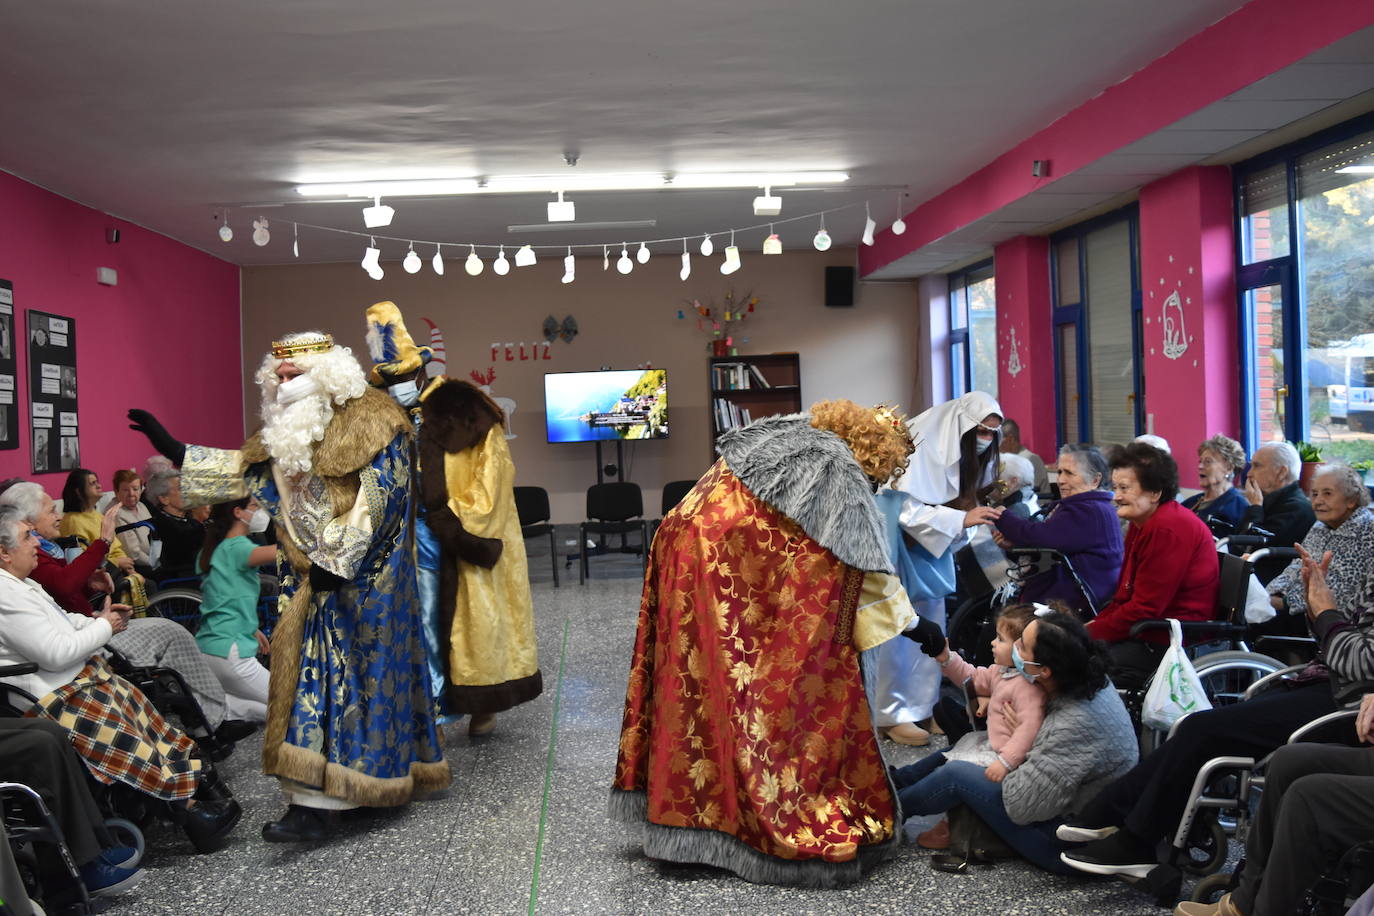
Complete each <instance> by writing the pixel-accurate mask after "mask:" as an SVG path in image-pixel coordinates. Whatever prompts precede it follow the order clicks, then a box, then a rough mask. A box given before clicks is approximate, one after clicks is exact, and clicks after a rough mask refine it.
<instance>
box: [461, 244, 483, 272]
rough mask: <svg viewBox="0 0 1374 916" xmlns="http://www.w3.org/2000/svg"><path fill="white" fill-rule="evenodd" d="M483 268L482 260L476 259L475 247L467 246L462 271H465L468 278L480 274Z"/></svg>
mask: <svg viewBox="0 0 1374 916" xmlns="http://www.w3.org/2000/svg"><path fill="white" fill-rule="evenodd" d="M484 266H485V265H484V264H483V263H482V259H481V258H479V257H477V246H476V245H469V246H468V256H467V260H465V261H463V270H465V271H467V274H468V276H469V277H475V276H477V275H478V274H480V273H481V272H482V268H483V267H484Z"/></svg>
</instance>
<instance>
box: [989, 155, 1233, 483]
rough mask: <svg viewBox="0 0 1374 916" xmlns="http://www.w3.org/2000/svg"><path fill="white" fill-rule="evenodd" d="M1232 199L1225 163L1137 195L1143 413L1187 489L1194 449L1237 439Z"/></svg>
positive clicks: (1166, 181) (1175, 176)
mask: <svg viewBox="0 0 1374 916" xmlns="http://www.w3.org/2000/svg"><path fill="white" fill-rule="evenodd" d="M1232 199H1233V192H1232V186H1231V173H1230V170H1229V169H1227V168H1225V167H1224V166H1213V167H1201V166H1197V167H1193V168H1187V169H1184V170H1183V171H1181V172H1175V173H1174V174H1173V175H1170V176H1168V177H1167V178H1161V179H1160V180H1159V181H1156V182H1154V183H1153V184H1149V185H1146V186H1145V187H1144V188H1142V189H1141V191H1140V279H1141V289H1142V295H1143V297H1144V299H1143V303H1142V308H1143V311H1144V318H1145V340H1144V350H1145V410H1146V412H1147V413H1148V414H1152V415H1153V417H1154V432H1155V433H1156V434H1157V435H1160V436H1163V437H1164V438H1166V439H1168V440H1169V444H1170V445H1171V446H1172V447H1173V452H1174V456H1175V457H1176V458H1177V459H1178V463H1179V482H1180V483H1181V484H1182V485H1183V486H1186V487H1195V486H1197V485H1198V481H1197V463H1196V462H1195V461H1194V460H1193V456H1194V455H1195V454H1196V450H1197V446H1198V443H1200V442H1202V441H1203V440H1204V439H1207V438H1208V437H1209V436H1212V435H1213V434H1215V433H1218V432H1220V433H1225V434H1226V435H1228V436H1231V437H1232V438H1234V439H1239V438H1240V436H1239V433H1240V415H1239V410H1238V406H1239V403H1240V393H1239V370H1238V368H1237V361H1236V353H1237V334H1238V331H1237V322H1238V318H1237V312H1236V284H1235V261H1234V258H1235V250H1234V232H1233V227H1232V212H1233V204H1232ZM999 285H1000V278H999ZM1180 405H1186V406H1187V408H1188V409H1185V410H1180V409H1178V408H1179V406H1180Z"/></svg>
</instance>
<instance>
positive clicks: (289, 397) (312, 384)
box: [277, 372, 320, 407]
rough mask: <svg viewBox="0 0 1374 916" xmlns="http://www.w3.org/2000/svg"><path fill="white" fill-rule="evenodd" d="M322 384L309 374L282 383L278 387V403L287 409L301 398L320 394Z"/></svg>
mask: <svg viewBox="0 0 1374 916" xmlns="http://www.w3.org/2000/svg"><path fill="white" fill-rule="evenodd" d="M319 390H320V383H319V382H317V381H315V379H314V377H313V376H311V375H310V374H309V373H308V372H307V373H302V374H300V375H298V376H296V377H295V378H293V379H291V381H289V382H282V383H281V384H280V385H278V386H277V403H278V404H280V405H281V406H283V407H285V406H286V405H287V404H294V403H296V402H297V401H299V400H300V399H301V398H307V397H309V396H310V395H312V394H318V393H319Z"/></svg>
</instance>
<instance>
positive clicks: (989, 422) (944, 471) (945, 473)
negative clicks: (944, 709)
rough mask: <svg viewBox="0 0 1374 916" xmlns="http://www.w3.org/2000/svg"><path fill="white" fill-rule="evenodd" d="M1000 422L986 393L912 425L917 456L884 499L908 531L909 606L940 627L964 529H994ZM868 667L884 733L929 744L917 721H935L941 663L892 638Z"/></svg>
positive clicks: (904, 564)
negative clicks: (984, 503) (986, 500)
mask: <svg viewBox="0 0 1374 916" xmlns="http://www.w3.org/2000/svg"><path fill="white" fill-rule="evenodd" d="M1001 425H1002V408H1001V407H1000V406H999V405H998V403H997V401H996V400H995V399H993V398H992V397H991V396H990V395H988V394H986V393H984V392H982V391H970V392H969V393H968V394H965V395H963V396H962V397H959V398H955V399H954V400H952V401H946V402H945V403H943V404H938V405H936V406H935V407H932V408H930V409H929V410H927V411H925V412H924V413H922V414H919V415H917V416H916V417H913V418H912V419H911V420H908V421H907V427H908V428H909V429H910V430H911V435H912V439H913V441H914V442H915V444H916V451H915V453H914V454H913V455H912V456H911V466H910V468H909V469H908V470H907V472H906V473H905V474H904V475H902V477H901V478H899V479H898V481H897V483H896V487H895V490H896V493H894V494H893V495H892V496H889V497H887V498H886V501H887V503H888V507H890V508H886V510H885V514H887V515H888V517H889V518H891V517H892V515H893V514H895V515H896V522H897V525H898V526H899V527H900V529H901V531H902V533H903V538H902V541H903V547H904V550H905V554H906V556H904V557H901V558H898V562H897V567H898V569H899V572H901V573H903V575H902V584H903V585H904V586H905V587H906V589H907V594H908V595H909V596H910V598H911V603H912V605H913V606H914V607H915V608H916V612H917V613H918V614H920V615H921V616H922V617H925V618H927V619H929V620H933V621H935V622H936V623H938V624H939V625H940V627H941V629H943V628H944V625H945V597H946V596H947V595H949V594H951V593H953V591H954V552H955V550H957V549H958V548H959V547H960V546H962V544H963V543H964V531H965V529H967V528H971V527H973V526H974V525H983V524H989V523H990V522H991V521H993V519H994V518H995V515H996V513H995V512H994V511H993V510H990V509H987V508H983V507H980V506H979V505H978V491H979V489H980V488H982V487H984V486H986V485H988V484H990V483H992V482H993V481H994V480H996V479H997V470H998V461H997V458H998V454H997V444H998V442H999V441H1000V439H1001V433H1000V432H999V430H1000V428H1001ZM884 501H885V500H880V504H882V503H883V502H884ZM897 501H899V504H898V505H892V503H893V502H897ZM894 509H895V513H894V512H893V511H892V510H894ZM865 670H866V671H867V672H869V675H870V682H869V701H870V703H871V705H872V707H873V713H874V718H875V720H876V722H877V725H878V727H879V729H880V730H882V731H883V732H884V733H885V734H886V735H887V736H888V737H889V738H891V739H892V740H893V741H896V742H899V743H901V744H912V745H922V744H925V743H927V742H928V741H929V740H930V734H929V733H928V732H927V731H926V730H925V729H924V728H922V727H920V726H919V725H918V724H917V723H919V722H922V721H924V720H926V719H928V718H930V714H931V708H932V707H933V706H934V704H935V700H936V699H937V697H938V696H939V690H940V667H939V665H937V664H936V663H935V661H934V660H933V659H931V658H929V657H928V656H926V655H925V654H924V653H922V652H921V649H920V646H918V645H917V644H916V643H914V642H912V641H911V640H909V639H893V640H889V641H888V642H886V643H884V644H883V645H881V646H879V647H878V648H876V649H873V650H871V658H870V659H868V660H867V661H866V664H865Z"/></svg>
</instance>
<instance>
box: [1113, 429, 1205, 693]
mask: <svg viewBox="0 0 1374 916" xmlns="http://www.w3.org/2000/svg"><path fill="white" fill-rule="evenodd" d="M1112 489H1113V491H1114V493H1115V496H1114V499H1113V502H1115V503H1116V514H1117V516H1118V517H1119V518H1122V519H1125V520H1126V521H1127V522H1130V529H1129V530H1128V531H1127V533H1126V558H1125V561H1124V562H1123V563H1122V566H1121V581H1120V583H1119V584H1118V585H1117V588H1116V594H1115V595H1114V596H1113V597H1112V600H1111V601H1110V602H1109V603H1108V604H1107V606H1106V607H1104V608H1103V609H1102V612H1101V613H1099V614H1098V615H1097V617H1096V618H1095V619H1094V620H1093V621H1092V622H1090V623H1089V624H1088V632H1089V633H1090V634H1091V635H1092V637H1093V638H1094V639H1100V640H1102V641H1103V642H1105V643H1107V644H1108V645H1107V652H1108V655H1109V656H1110V657H1111V676H1112V680H1113V681H1114V682H1115V683H1116V686H1118V687H1126V688H1131V687H1140V686H1142V685H1143V684H1145V682H1146V681H1148V680H1149V679H1150V675H1152V674H1153V673H1154V670H1155V668H1157V667H1158V666H1159V660H1160V658H1161V657H1162V656H1163V654H1164V650H1165V648H1166V647H1167V646H1168V645H1169V633H1168V631H1167V630H1155V631H1148V632H1145V633H1142V634H1140V635H1139V636H1136V637H1133V636H1131V627H1132V626H1133V625H1134V624H1136V623H1138V622H1140V621H1142V620H1162V619H1164V618H1168V617H1175V618H1177V619H1179V620H1211V619H1212V618H1213V617H1214V616H1216V607H1217V585H1218V583H1219V580H1220V564H1219V562H1218V561H1217V551H1216V546H1215V544H1214V542H1213V541H1212V532H1211V531H1209V530H1208V529H1207V525H1206V524H1205V523H1204V522H1203V521H1202V520H1201V519H1200V518H1198V517H1197V516H1196V515H1194V514H1193V513H1192V512H1190V511H1189V510H1187V509H1185V508H1183V506H1182V505H1181V504H1180V503H1178V502H1175V497H1176V496H1178V465H1177V464H1175V463H1174V459H1173V458H1171V457H1169V454H1168V452H1164V451H1161V450H1160V449H1157V448H1155V447H1153V446H1150V445H1145V444H1144V443H1141V442H1133V443H1131V444H1130V445H1128V446H1126V448H1125V449H1123V450H1122V452H1121V453H1120V454H1119V455H1118V456H1117V458H1116V459H1115V460H1114V461H1113V462H1112Z"/></svg>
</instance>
